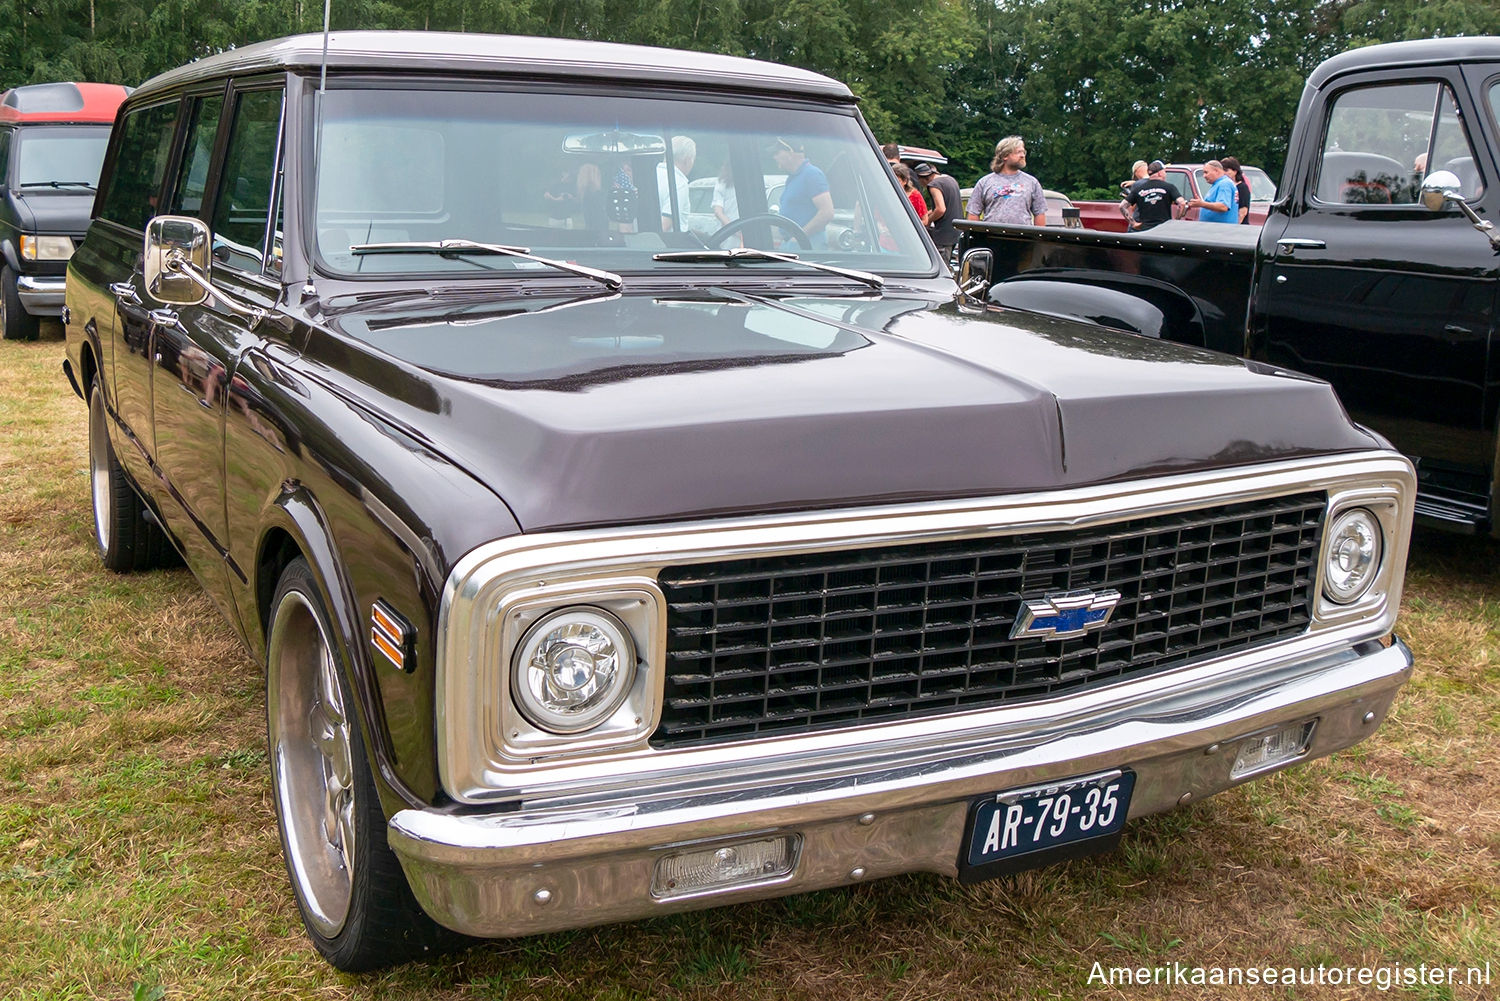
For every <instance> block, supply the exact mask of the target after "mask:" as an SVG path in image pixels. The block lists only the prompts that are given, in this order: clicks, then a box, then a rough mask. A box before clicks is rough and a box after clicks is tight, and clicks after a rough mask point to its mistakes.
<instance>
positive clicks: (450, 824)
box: [388, 640, 1412, 937]
mask: <svg viewBox="0 0 1500 1001" xmlns="http://www.w3.org/2000/svg"><path fill="white" fill-rule="evenodd" d="M1267 660H1268V664H1267V667H1266V669H1265V670H1264V671H1263V672H1260V673H1258V674H1252V675H1248V676H1247V674H1246V673H1245V672H1235V673H1233V674H1232V675H1229V676H1226V677H1224V678H1223V679H1222V680H1220V681H1217V682H1213V683H1209V684H1204V685H1199V686H1196V687H1194V688H1193V689H1192V690H1191V691H1184V690H1183V689H1182V688H1180V687H1177V688H1174V687H1173V686H1170V685H1167V686H1164V690H1163V691H1162V693H1161V694H1160V695H1159V696H1156V697H1155V698H1145V699H1135V700H1132V701H1130V702H1129V704H1128V705H1125V706H1123V707H1122V706H1120V705H1118V704H1117V705H1114V706H1108V705H1106V706H1103V707H1099V708H1097V709H1096V710H1095V711H1094V712H1093V714H1092V717H1091V718H1089V719H1087V720H1080V719H1079V718H1078V714H1077V712H1076V711H1074V707H1070V706H1069V702H1070V701H1073V700H1069V699H1059V700H1057V701H1056V703H1053V704H1049V706H1048V708H1049V709H1053V710H1055V711H1053V712H1048V713H1046V714H1038V715H1037V716H1036V717H1034V718H1033V722H1032V725H1030V726H1028V727H1027V728H1026V729H1025V730H1024V731H1021V732H1017V731H1015V730H1010V731H995V732H994V733H992V734H991V735H990V736H989V737H988V738H987V740H985V741H976V740H974V739H972V738H965V739H963V740H955V742H954V745H953V747H952V749H951V751H950V752H949V753H947V754H946V755H945V756H944V755H938V756H934V755H932V754H930V753H929V754H924V755H916V756H913V757H911V758H908V759H906V760H901V759H900V757H899V756H896V755H892V754H890V753H885V754H882V753H880V751H881V749H879V748H877V747H872V748H871V758H870V760H871V764H870V765H869V767H867V768H865V769H863V770H858V769H850V768H848V767H843V768H840V769H837V770H825V771H823V772H821V773H820V771H819V769H818V766H817V763H816V762H804V763H803V765H802V766H801V768H800V770H794V769H781V770H779V771H778V770H776V769H767V770H766V774H767V776H768V777H767V778H766V779H765V780H764V781H763V782H761V783H760V784H758V785H757V784H754V783H747V782H746V781H745V777H744V776H740V777H738V778H737V779H734V780H730V779H729V778H728V777H726V776H723V775H689V776H682V775H678V776H676V777H675V780H671V781H668V780H665V779H662V778H658V777H655V776H650V775H643V776H642V777H641V782H640V784H639V785H638V787H637V788H636V789H635V790H634V794H633V795H631V796H629V797H628V798H624V797H622V796H621V795H620V793H619V791H618V790H617V791H615V792H613V793H611V794H610V795H609V796H608V797H607V798H606V797H600V798H597V799H590V798H589V797H588V795H587V794H586V793H580V794H578V795H574V796H571V797H568V796H558V797H557V798H555V799H554V800H551V801H548V802H547V803H545V804H543V803H527V802H524V801H523V802H522V803H521V804H520V806H519V808H518V809H512V810H509V811H502V810H500V809H487V810H484V811H483V812H464V813H444V812H438V811H434V810H403V811H401V812H400V813H397V814H396V815H395V816H394V817H393V818H391V821H390V827H389V832H388V834H389V840H390V845H391V847H392V848H393V849H394V850H395V852H396V853H397V855H398V856H399V857H400V859H401V863H402V866H403V868H404V869H405V871H406V875H407V879H408V880H409V882H410V883H411V886H412V889H413V891H414V892H415V893H416V896H417V899H418V900H420V901H421V903H422V906H423V907H424V908H426V910H427V911H428V913H429V914H431V915H432V916H433V917H434V918H435V919H436V920H438V921H439V922H441V923H442V924H444V925H447V926H449V927H451V928H454V929H457V930H459V931H462V932H466V933H468V934H471V935H481V936H494V937H505V936H517V935H531V934H537V933H540V932H548V931H556V930H560V929H566V928H576V927H582V926H585V925H594V924H605V923H611V922H617V921H624V920H631V919H638V918H646V917H651V916H655V915H660V914H666V913H671V912H674V911H682V910H691V909H696V908H702V907H710V906H717V905H720V904H729V903H735V902H739V901H746V900H758V899H764V898H768V897H777V896H782V895H785V894H791V893H802V892H805V891H809V890H817V889H823V888H826V887H832V886H840V885H844V884H848V883H852V882H857V881H859V880H862V879H871V878H876V877H881V876H893V875H896V874H899V873H905V872H936V873H945V874H948V875H955V874H956V873H957V871H958V859H959V853H960V843H961V841H962V839H963V835H964V825H965V821H966V818H967V811H968V806H969V803H970V801H971V799H972V798H973V797H975V796H980V795H984V794H988V793H995V792H999V791H1003V790H1006V789H1012V788H1017V787H1022V786H1032V785H1036V784H1039V783H1045V782H1049V781H1052V780H1057V779H1063V778H1067V777H1070V776H1076V775H1084V774H1088V773H1093V772H1098V771H1102V770H1107V769H1112V768H1121V767H1124V768H1129V769H1132V770H1133V771H1134V772H1135V773H1136V784H1135V791H1134V795H1133V797H1132V800H1131V808H1130V816H1131V817H1140V816H1145V815H1147V814H1152V813H1157V812H1160V811H1162V810H1166V809H1169V808H1170V807H1172V806H1176V805H1179V804H1182V803H1186V802H1189V801H1191V800H1196V799H1200V798H1202V797H1204V796H1207V795H1210V794H1212V793H1215V792H1219V791H1221V790H1223V789H1227V788H1229V787H1230V786H1232V785H1238V784H1239V783H1240V782H1243V781H1248V778H1249V777H1246V778H1240V779H1231V777H1230V769H1231V767H1232V765H1233V763H1234V759H1235V754H1236V750H1237V747H1238V745H1239V741H1240V739H1241V738H1244V737H1246V736H1249V735H1251V734H1254V733H1257V732H1259V731H1262V730H1265V729H1267V728H1269V727H1273V726H1276V725H1278V724H1286V725H1290V724H1293V723H1297V722H1301V721H1306V720H1312V719H1316V720H1317V727H1316V729H1315V731H1314V733H1313V738H1312V744H1311V746H1310V747H1309V748H1308V751H1307V753H1306V754H1305V755H1303V756H1302V757H1301V758H1299V759H1296V761H1306V760H1309V759H1311V758H1315V757H1319V756H1322V755H1326V754H1329V753H1331V752H1333V751H1337V750H1339V749H1341V748H1345V747H1348V746H1350V745H1352V744H1356V743H1358V742H1359V741H1361V740H1363V739H1364V738H1365V737H1367V736H1369V735H1370V734H1371V733H1372V732H1374V730H1375V728H1376V726H1378V725H1379V723H1380V721H1381V720H1382V719H1384V717H1385V714H1386V712H1387V710H1388V709H1389V708H1390V704H1391V700H1392V699H1393V698H1394V697H1395V695H1396V692H1397V691H1398V690H1399V689H1400V688H1401V686H1402V685H1403V684H1404V683H1405V682H1406V680H1407V678H1408V677H1409V676H1410V674H1411V665H1412V661H1411V653H1410V651H1409V650H1408V649H1407V648H1406V646H1405V645H1404V644H1403V643H1401V642H1400V641H1399V640H1395V641H1393V642H1392V643H1391V644H1390V645H1388V646H1386V645H1382V644H1380V643H1378V642H1373V641H1372V642H1366V643H1361V644H1358V645H1356V646H1354V647H1345V648H1342V649H1339V650H1335V651H1333V652H1325V653H1322V654H1319V655H1316V656H1313V657H1308V658H1304V659H1300V660H1294V661H1291V662H1286V661H1284V660H1283V661H1280V662H1277V661H1276V660H1275V659H1274V658H1273V657H1268V658H1267ZM1049 720H1050V721H1051V722H1049ZM1296 761H1293V762H1286V763H1285V764H1283V765H1281V766H1280V767H1286V765H1289V764H1294V763H1296ZM1273 770H1275V769H1273ZM1261 774H1265V773H1261ZM765 832H777V833H787V834H799V835H801V838H802V849H801V854H800V858H799V860H798V864H797V867H796V868H795V870H793V872H792V873H791V874H790V875H788V876H785V877H781V878H779V879H777V880H775V881H771V882H767V883H763V884H760V885H756V886H750V887H741V888H736V889H731V890H725V891H719V892H709V893H703V894H700V895H697V896H690V897H674V898H669V899H658V898H656V897H653V896H652V893H651V886H652V876H653V873H654V871H655V866H656V864H657V861H658V860H659V859H660V858H661V857H662V856H663V855H665V854H668V853H669V851H670V850H671V849H673V848H680V847H681V846H682V845H683V844H684V843H694V842H704V841H708V842H712V841H714V840H717V839H727V840H731V841H733V840H737V839H740V838H743V837H745V836H746V835H750V834H759V833H765ZM1126 836H1127V837H1128V836H1129V831H1128V829H1127V832H1126Z"/></svg>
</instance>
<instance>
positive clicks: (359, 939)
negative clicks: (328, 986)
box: [266, 557, 459, 971]
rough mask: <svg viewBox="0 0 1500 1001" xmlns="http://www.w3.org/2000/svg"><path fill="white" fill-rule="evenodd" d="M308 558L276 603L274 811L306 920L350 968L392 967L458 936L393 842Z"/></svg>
mask: <svg viewBox="0 0 1500 1001" xmlns="http://www.w3.org/2000/svg"><path fill="white" fill-rule="evenodd" d="M329 636H330V629H329V626H328V616H327V615H326V614H325V613H324V611H323V602H322V598H321V597H320V596H319V593H318V588H317V585H316V583H315V581H314V579H313V575H312V570H311V569H310V568H309V567H308V565H307V561H306V560H304V559H302V558H300V557H299V558H298V559H295V560H293V561H292V562H291V563H290V564H288V566H287V568H286V570H285V571H284V572H283V573H282V575H281V582H280V584H279V585H278V586H277V588H276V596H275V598H274V599H273V600H272V603H271V633H270V640H269V642H268V644H267V648H266V731H267V741H268V744H269V751H270V757H271V785H272V790H273V793H274V798H275V801H276V819H277V824H278V826H279V827H280V830H281V845H282V849H283V851H284V852H285V854H286V867H287V873H288V874H289V875H290V876H291V880H292V889H293V891H294V892H295V893H296V897H297V908H298V910H299V911H301V914H302V923H303V924H304V925H305V926H306V927H307V933H308V936H309V937H310V938H311V939H312V941H313V945H314V946H316V947H317V950H318V952H320V953H322V954H323V957H324V958H325V959H327V960H328V962H330V963H332V964H333V965H334V966H335V967H337V968H338V969H341V970H350V971H359V970H371V969H377V968H379V967H382V966H391V965H394V964H396V963H401V962H405V961H406V960H408V959H413V958H415V957H417V956H419V955H421V954H422V953H424V952H427V951H429V950H431V949H434V948H440V947H443V946H445V945H448V944H452V943H453V942H455V941H457V940H458V939H459V936H457V935H455V934H454V933H452V932H448V931H447V930H445V929H443V928H441V927H439V926H438V925H437V924H436V923H435V922H433V920H432V919H431V918H429V917H428V916H427V915H426V913H424V912H423V911H422V909H421V906H420V905H418V903H417V901H416V898H415V897H413V896H412V892H411V889H410V887H408V886H407V883H406V876H405V874H404V873H403V872H402V871H401V863H400V862H399V861H398V860H397V859H396V856H395V853H394V852H392V851H391V850H390V847H389V846H388V845H387V844H386V836H385V831H386V822H385V815H384V813H383V812H382V811H381V808H380V802H379V799H378V798H377V796H376V792H375V783H374V779H373V778H372V776H371V774H370V766H369V763H368V759H367V758H366V756H365V745H364V739H363V737H362V736H361V734H360V729H359V720H358V718H357V716H356V714H355V712H354V700H353V698H352V697H351V695H350V693H349V688H348V685H347V683H346V682H345V680H344V672H343V669H342V667H341V665H340V662H339V659H338V655H337V653H335V651H334V647H333V645H332V643H330V641H329Z"/></svg>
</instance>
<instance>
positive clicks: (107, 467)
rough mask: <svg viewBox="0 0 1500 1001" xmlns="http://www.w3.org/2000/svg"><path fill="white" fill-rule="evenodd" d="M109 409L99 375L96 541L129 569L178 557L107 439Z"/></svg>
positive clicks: (93, 474) (93, 390) (92, 487)
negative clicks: (106, 407) (106, 405)
mask: <svg viewBox="0 0 1500 1001" xmlns="http://www.w3.org/2000/svg"><path fill="white" fill-rule="evenodd" d="M108 422H109V415H108V414H106V413H105V411H104V391H103V390H102V389H100V388H99V382H98V380H97V379H96V380H94V381H92V382H90V383H89V495H90V497H91V498H92V499H93V503H94V543H95V544H96V545H97V546H98V547H99V559H100V560H101V561H102V562H103V563H104V565H105V566H106V567H107V568H109V569H110V570H114V571H116V572H119V573H127V572H131V571H135V570H149V569H151V568H152V567H157V566H164V565H167V564H170V563H174V562H176V556H177V551H176V550H174V549H173V548H172V546H171V544H170V543H169V542H167V537H166V533H165V532H163V531H162V530H161V527H160V526H159V525H157V524H156V523H155V522H153V521H151V520H149V519H148V518H147V516H146V505H145V503H144V502H142V500H141V498H140V496H139V495H138V494H137V493H136V492H135V488H134V487H133V486H131V485H130V481H129V480H128V479H126V477H125V471H124V470H123V469H121V468H120V463H119V460H118V459H116V458H115V449H114V446H113V445H112V444H110V440H109V423H108Z"/></svg>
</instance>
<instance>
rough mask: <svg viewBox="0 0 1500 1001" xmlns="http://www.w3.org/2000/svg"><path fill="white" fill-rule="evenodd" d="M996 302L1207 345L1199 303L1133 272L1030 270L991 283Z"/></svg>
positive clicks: (993, 302) (991, 300)
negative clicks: (1124, 273) (1121, 273)
mask: <svg viewBox="0 0 1500 1001" xmlns="http://www.w3.org/2000/svg"><path fill="white" fill-rule="evenodd" d="M986 298H987V300H988V302H989V304H990V305H992V306H999V307H1001V308H1004V309H1019V310H1023V311H1025V312H1028V313H1038V314H1041V315H1044V316H1059V317H1065V318H1068V319H1073V320H1081V321H1083V322H1085V323H1093V324H1097V325H1098V326H1101V327H1109V328H1110V329H1112V330H1124V331H1127V332H1129V333H1134V334H1141V335H1143V336H1146V337H1159V338H1165V339H1167V340H1171V341H1177V342H1179V343H1183V344H1194V345H1198V346H1202V345H1203V344H1204V318H1203V313H1202V310H1201V309H1200V307H1199V304H1198V302H1197V301H1196V300H1194V299H1193V298H1192V297H1190V296H1188V295H1186V294H1185V293H1184V292H1183V291H1182V290H1181V289H1178V288H1175V287H1174V286H1171V285H1168V284H1166V283H1164V282H1159V281H1155V280H1152V279H1149V278H1142V277H1139V276H1135V275H1120V274H1114V273H1111V272H1105V271H1080V270H1075V269H1067V270H1062V271H1058V272H1054V273H1049V272H1047V271H1045V270H1034V271H1027V272H1025V273H1024V274H1021V275H1017V276H1015V277H1013V278H1009V279H1005V280H1002V281H998V282H996V283H995V284H994V285H992V286H990V290H989V293H988V295H987V297H986Z"/></svg>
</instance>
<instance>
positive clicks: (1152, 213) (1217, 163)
mask: <svg viewBox="0 0 1500 1001" xmlns="http://www.w3.org/2000/svg"><path fill="white" fill-rule="evenodd" d="M883 149H884V153H885V158H886V160H887V161H889V162H890V164H891V169H892V170H893V171H895V173H896V177H897V178H898V179H899V180H900V181H901V187H902V189H903V190H904V191H905V192H906V193H907V197H909V198H910V199H911V200H912V207H913V208H914V209H916V211H917V216H918V218H920V219H922V220H923V221H924V222H925V223H926V224H927V228H928V232H929V233H930V234H931V235H932V238H933V242H934V243H936V244H937V246H938V250H939V251H951V249H952V247H953V245H954V244H956V243H957V242H958V233H957V230H955V229H954V228H953V223H954V222H955V221H957V220H958V219H959V218H961V216H960V211H961V208H960V207H961V205H962V200H961V197H960V196H959V189H958V182H957V181H955V180H954V179H953V178H952V177H949V176H948V175H946V174H944V173H942V172H941V171H939V170H938V169H937V168H936V167H934V166H933V165H932V164H930V163H925V162H924V163H918V164H917V165H916V166H915V167H908V166H907V165H906V164H904V163H902V162H901V159H900V155H899V153H900V149H899V147H898V146H897V145H896V144H894V143H889V144H887V145H886V146H885V147H884V148H883ZM1025 167H1026V142H1025V140H1023V139H1022V138H1021V137H1020V136H1006V137H1005V138H1004V139H1001V140H1000V141H999V142H998V143H996V144H995V155H994V158H993V159H992V160H991V161H990V172H989V173H988V174H985V175H984V176H983V177H981V178H980V179H979V180H978V181H977V182H976V183H975V185H974V190H973V193H972V194H970V196H969V202H968V206H967V209H966V210H965V211H966V214H967V217H968V218H969V219H972V220H983V221H985V222H1001V223H1022V224H1031V225H1034V226H1044V225H1046V222H1047V200H1046V197H1045V195H1044V194H1043V191H1042V185H1041V182H1040V181H1038V180H1037V179H1036V178H1035V177H1033V176H1032V175H1031V174H1028V173H1027V172H1026V170H1025ZM1203 174H1204V179H1205V181H1206V182H1207V184H1208V189H1207V190H1206V191H1205V192H1204V193H1203V194H1202V196H1201V197H1194V198H1188V197H1186V196H1185V195H1184V193H1183V192H1181V191H1179V190H1178V189H1177V186H1176V185H1174V184H1173V183H1172V182H1170V181H1168V180H1167V166H1166V164H1165V163H1163V162H1162V161H1161V160H1152V161H1151V162H1150V163H1147V162H1146V161H1145V160H1137V161H1136V162H1135V163H1134V164H1133V165H1132V166H1131V178H1130V180H1128V181H1124V182H1122V183H1121V185H1120V187H1121V195H1122V197H1121V199H1120V213H1121V214H1122V215H1123V216H1124V217H1125V219H1126V221H1127V226H1128V228H1129V229H1130V230H1132V231H1135V232H1141V231H1144V230H1148V229H1151V228H1152V227H1154V226H1159V225H1161V224H1162V223H1164V222H1167V221H1168V220H1170V219H1181V218H1183V217H1184V216H1186V215H1187V213H1188V212H1189V211H1190V210H1192V209H1197V210H1198V220H1199V221H1200V222H1210V223H1235V224H1248V223H1249V222H1250V185H1249V182H1248V181H1246V179H1245V174H1244V170H1243V169H1242V168H1241V166H1240V162H1239V160H1237V159H1235V158H1234V157H1232V156H1226V157H1224V158H1223V159H1221V160H1209V161H1208V162H1207V163H1205V164H1204V165H1203ZM924 189H925V191H924ZM924 195H925V197H924ZM927 198H931V199H932V202H933V204H932V205H931V206H930V207H929V206H928V204H927V200H926V199H927Z"/></svg>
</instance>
